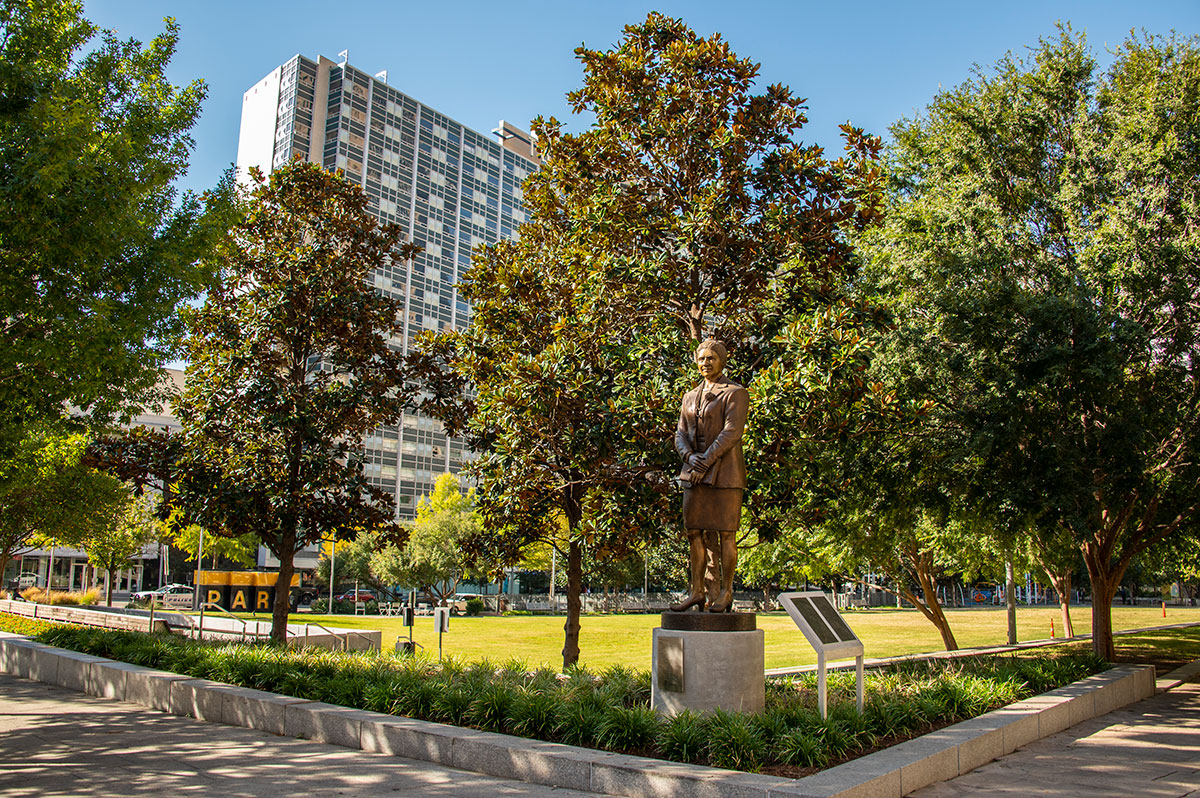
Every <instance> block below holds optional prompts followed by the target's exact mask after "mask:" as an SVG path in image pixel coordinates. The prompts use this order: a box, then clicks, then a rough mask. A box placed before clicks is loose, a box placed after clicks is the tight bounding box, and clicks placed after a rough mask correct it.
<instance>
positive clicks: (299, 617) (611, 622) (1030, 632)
mask: <svg viewBox="0 0 1200 798" xmlns="http://www.w3.org/2000/svg"><path fill="white" fill-rule="evenodd" d="M946 612H947V616H948V617H949V619H950V625H951V628H952V629H953V630H954V634H955V637H956V638H957V640H958V644H959V647H961V648H970V647H975V646H987V645H998V644H1003V643H1004V642H1005V641H1006V625H1005V614H1004V610H1003V608H987V609H975V608H971V609H960V610H955V609H949V610H947V611H946ZM260 617H261V616H260ZM843 617H845V618H846V620H847V622H848V623H849V624H850V627H851V628H852V629H854V632H855V634H857V635H858V636H859V637H860V638H861V639H862V641H863V645H864V647H865V649H866V655H867V656H868V657H890V656H897V655H902V654H918V653H924V652H931V651H940V650H942V649H943V648H944V646H943V645H942V640H941V636H940V635H939V634H938V633H937V630H936V629H935V628H934V626H933V624H931V623H930V622H929V621H927V620H925V618H924V616H922V615H921V614H920V613H919V612H917V611H916V610H896V609H874V610H853V611H850V612H847V613H845V614H844V616H843ZM1071 617H1072V620H1073V621H1074V623H1075V630H1076V632H1078V633H1081V634H1082V633H1085V632H1090V631H1091V623H1092V621H1091V609H1090V608H1089V607H1075V608H1072V611H1071ZM1051 619H1053V620H1054V625H1055V633H1056V635H1057V636H1059V637H1061V636H1062V629H1061V628H1059V627H1060V626H1061V621H1060V617H1059V610H1058V608H1057V607H1022V608H1019V609H1018V610H1017V637H1018V639H1019V640H1040V639H1044V638H1048V637H1050V621H1051ZM291 620H292V622H293V623H304V622H315V623H321V624H324V625H326V626H337V627H341V628H349V629H379V630H381V631H382V632H383V645H384V648H391V647H392V646H393V645H394V644H395V641H396V638H397V637H402V638H404V639H405V640H407V639H408V629H407V628H406V627H405V626H404V625H403V624H402V623H401V620H400V619H399V618H390V617H381V616H374V615H358V616H354V615H313V614H309V613H299V614H295V615H293V616H292V617H291ZM563 621H564V618H563V617H562V616H557V617H556V616H510V617H479V618H467V617H460V618H451V619H450V631H449V632H447V633H446V634H444V635H443V636H442V651H443V653H444V654H445V655H446V656H453V657H456V658H462V659H467V660H478V659H485V658H486V659H489V660H491V661H493V662H496V663H501V662H504V661H506V660H509V659H514V658H515V659H519V660H522V661H524V662H525V663H526V664H528V665H530V666H538V665H550V666H552V667H558V666H560V665H561V664H562V645H563ZM1190 621H1198V622H1200V607H1168V608H1167V617H1166V619H1164V618H1163V615H1162V609H1161V607H1114V608H1113V627H1114V628H1115V629H1118V630H1120V629H1137V628H1142V627H1148V626H1159V625H1163V624H1170V623H1185V622H1190ZM581 625H582V630H581V632H580V636H579V648H580V651H581V654H580V661H581V662H582V664H584V665H586V666H587V667H589V668H591V669H593V670H597V669H601V668H605V667H607V666H609V665H614V664H622V665H629V666H632V667H636V668H641V669H648V668H649V667H650V638H651V631H652V630H653V629H654V627H656V626H658V625H659V616H657V615H585V616H583V619H582V624H581ZM758 627H759V628H760V629H763V630H764V631H765V632H766V660H767V661H766V665H767V667H768V668H780V667H786V666H789V665H806V664H811V663H814V662H816V654H815V653H814V652H813V650H812V648H811V647H810V646H809V645H808V643H807V642H806V641H805V639H804V636H803V635H802V634H801V633H800V630H799V629H797V628H796V625H795V624H794V623H792V620H791V618H789V617H788V616H787V615H786V614H785V613H782V612H781V613H771V614H766V615H759V616H758ZM413 639H414V640H416V641H417V642H418V643H420V644H421V645H422V646H423V647H424V649H425V651H426V652H429V653H430V654H432V655H434V656H436V655H437V651H438V635H437V633H436V632H435V631H434V628H433V618H431V617H418V618H417V623H416V626H415V627H414V628H413Z"/></svg>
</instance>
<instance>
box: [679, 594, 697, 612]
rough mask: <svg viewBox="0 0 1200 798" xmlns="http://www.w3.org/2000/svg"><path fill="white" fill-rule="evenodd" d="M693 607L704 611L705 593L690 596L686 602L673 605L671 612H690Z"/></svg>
mask: <svg viewBox="0 0 1200 798" xmlns="http://www.w3.org/2000/svg"><path fill="white" fill-rule="evenodd" d="M692 607H698V608H700V609H701V610H703V609H704V594H703V593H701V594H700V595H698V596H688V597H687V598H686V599H685V600H683V601H681V602H679V603H678V604H672V605H671V612H685V611H686V610H690V609H691V608H692Z"/></svg>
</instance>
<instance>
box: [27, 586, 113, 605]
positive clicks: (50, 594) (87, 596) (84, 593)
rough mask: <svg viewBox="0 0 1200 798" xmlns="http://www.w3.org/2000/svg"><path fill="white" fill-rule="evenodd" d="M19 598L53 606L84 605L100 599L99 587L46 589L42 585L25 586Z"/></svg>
mask: <svg viewBox="0 0 1200 798" xmlns="http://www.w3.org/2000/svg"><path fill="white" fill-rule="evenodd" d="M21 598H23V599H25V600H26V601H32V602H34V603H36V604H53V605H55V606H75V607H78V606H86V605H89V604H95V603H97V602H98V601H100V588H98V587H94V588H92V589H91V590H71V591H68V590H47V589H46V588H44V587H27V588H25V589H24V590H22V591H21Z"/></svg>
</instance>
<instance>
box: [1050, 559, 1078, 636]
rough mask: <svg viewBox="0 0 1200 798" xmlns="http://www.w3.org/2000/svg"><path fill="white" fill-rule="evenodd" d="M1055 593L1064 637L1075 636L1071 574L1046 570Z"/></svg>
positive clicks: (1065, 571) (1068, 571)
mask: <svg viewBox="0 0 1200 798" xmlns="http://www.w3.org/2000/svg"><path fill="white" fill-rule="evenodd" d="M1044 570H1045V571H1046V576H1047V577H1048V578H1049V579H1050V584H1052V585H1054V592H1055V593H1057V594H1058V607H1059V609H1060V610H1061V612H1062V629H1063V636H1064V637H1074V636H1075V625H1074V624H1073V623H1071V572H1070V570H1063V571H1060V572H1059V573H1054V572H1053V571H1051V570H1050V569H1049V568H1045V569H1044Z"/></svg>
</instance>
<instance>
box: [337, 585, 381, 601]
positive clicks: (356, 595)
mask: <svg viewBox="0 0 1200 798" xmlns="http://www.w3.org/2000/svg"><path fill="white" fill-rule="evenodd" d="M333 600H334V601H354V602H367V601H378V600H379V596H377V595H375V591H374V590H367V589H365V588H359V589H358V591H357V592H356V591H354V590H347V591H346V592H345V593H342V594H341V595H337V596H334V597H333Z"/></svg>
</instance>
